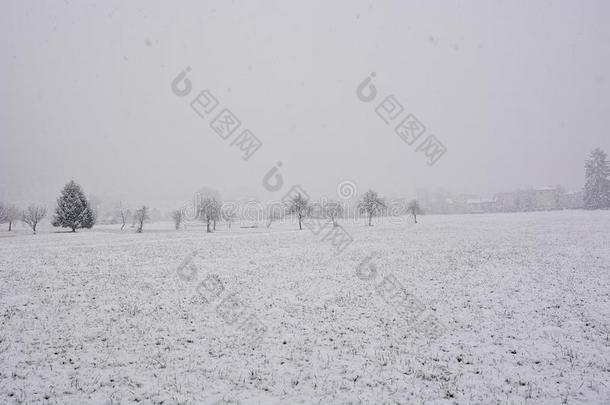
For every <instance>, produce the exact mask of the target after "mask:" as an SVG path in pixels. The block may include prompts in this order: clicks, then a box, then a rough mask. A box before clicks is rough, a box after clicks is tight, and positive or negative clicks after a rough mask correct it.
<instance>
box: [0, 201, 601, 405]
mask: <svg viewBox="0 0 610 405" xmlns="http://www.w3.org/2000/svg"><path fill="white" fill-rule="evenodd" d="M363 223H364V220H363V221H362V222H359V223H352V224H346V225H345V228H346V230H347V231H348V232H349V233H350V234H351V235H352V237H353V238H354V241H353V243H351V245H350V246H349V247H348V248H347V249H346V250H345V251H344V252H343V253H342V254H341V255H340V256H335V255H334V254H333V247H332V246H331V245H330V244H329V243H328V242H327V241H321V240H320V237H319V236H316V235H314V234H312V233H311V232H310V231H309V230H308V229H306V228H304V229H303V230H302V231H299V230H298V229H297V228H298V227H297V226H296V225H295V224H294V223H274V224H273V226H272V227H271V228H270V229H266V228H265V227H264V226H263V227H261V228H240V227H239V226H238V225H237V224H235V225H234V226H233V227H232V229H231V230H230V231H229V230H228V229H226V227H224V226H219V228H218V230H217V231H216V232H215V233H211V234H207V233H205V230H204V228H203V227H202V226H200V225H199V226H189V227H188V229H186V230H181V231H175V230H172V229H171V225H170V224H151V225H148V226H146V227H145V229H144V233H142V234H135V233H133V230H132V229H129V228H126V229H125V230H124V231H122V232H121V231H119V230H118V229H117V226H115V225H113V226H96V227H95V228H93V229H92V230H90V231H79V232H77V233H53V232H52V231H51V230H49V229H47V230H45V229H41V230H40V232H39V234H38V235H35V236H34V235H30V234H28V233H27V232H26V231H25V230H19V231H18V232H17V233H12V234H10V236H9V234H8V233H7V232H5V231H4V230H3V231H2V232H1V233H0V235H1V237H0V281H1V283H0V403H2V404H128V403H129V404H131V403H143V404H214V403H216V404H221V403H235V404H236V403H241V404H259V403H260V404H294V403H319V404H335V403H353V404H357V403H401V404H406V403H409V404H411V403H415V404H419V403H447V404H453V403H457V404H470V403H478V404H491V403H494V404H495V403H499V404H505V403H506V404H527V403H531V404H539V403H548V404H561V403H567V404H577V403H595V404H603V403H610V382H609V381H610V325H609V322H610V248H609V247H610V212H608V211H602V212H599V211H598V212H584V211H558V212H540V213H520V214H496V215H491V214H489V215H465V216H425V217H422V218H421V219H420V223H419V224H417V225H414V224H413V223H412V221H411V219H410V218H408V217H400V218H384V219H381V220H378V221H377V222H376V223H375V226H373V227H367V226H364V225H363ZM195 251H196V252H197V255H196V256H195V257H194V259H193V260H192V262H191V263H192V264H193V266H194V267H189V269H191V270H192V269H193V268H195V269H196V272H194V273H193V274H192V276H193V277H192V278H191V279H188V277H181V276H180V275H179V272H178V268H179V266H180V265H181V263H184V260H185V258H187V257H189V254H192V253H193V252H195ZM367 258H368V260H369V262H370V263H372V265H373V266H374V268H375V269H376V271H377V275H376V277H371V280H364V279H363V278H362V277H359V276H358V273H357V271H358V268H359V266H360V265H361V264H362V263H363V261H364V260H366V259H367ZM390 275H393V276H394V277H396V279H397V280H399V281H400V284H401V285H402V286H403V287H404V288H405V290H406V291H407V292H408V293H409V294H411V295H412V296H414V297H416V298H417V299H418V300H419V302H421V304H422V305H423V306H424V307H425V309H426V311H428V312H430V313H434V314H435V315H436V316H437V317H438V319H439V320H440V322H441V323H442V325H443V327H444V334H442V335H441V336H440V337H439V338H438V339H435V340H434V339H430V336H429V335H428V334H427V333H426V331H424V330H421V328H419V327H418V326H417V325H414V324H412V323H410V322H408V321H407V320H406V319H405V318H404V317H403V316H401V313H400V312H399V311H398V310H397V308H395V307H394V306H392V305H390V304H388V303H387V302H386V300H384V299H383V298H382V297H381V296H380V294H379V292H378V288H377V286H378V285H379V284H380V283H381V281H382V279H383V278H384V277H386V276H390ZM206 279H207V280H211V279H213V280H215V281H216V282H217V283H219V284H220V283H221V284H222V286H223V288H224V290H223V293H222V294H221V295H219V297H217V298H215V297H210V295H209V294H208V295H207V302H206V298H205V297H204V295H202V293H201V289H198V286H200V285H201V284H200V283H201V281H203V280H206ZM208 293H209V291H208ZM226 297H237V298H238V299H239V300H240V301H241V302H242V303H244V305H245V308H246V310H245V315H244V316H250V315H255V316H256V317H257V319H258V320H260V322H261V323H262V324H263V325H265V327H266V331H265V333H264V334H263V335H262V338H261V340H260V344H259V345H257V346H255V347H253V346H252V345H251V344H250V341H251V339H250V338H251V337H252V336H251V332H248V331H244V330H242V329H240V327H239V326H238V324H239V322H228V321H227V319H228V318H227V317H226V316H224V315H226V313H223V312H222V311H223V309H222V308H223V307H222V306H221V305H219V303H220V302H221V301H222V300H223V299H224V298H226Z"/></svg>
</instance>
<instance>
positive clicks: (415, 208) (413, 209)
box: [407, 200, 422, 223]
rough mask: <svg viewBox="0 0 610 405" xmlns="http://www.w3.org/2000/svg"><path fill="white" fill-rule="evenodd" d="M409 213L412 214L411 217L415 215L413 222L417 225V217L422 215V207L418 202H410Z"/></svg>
mask: <svg viewBox="0 0 610 405" xmlns="http://www.w3.org/2000/svg"><path fill="white" fill-rule="evenodd" d="M407 212H410V213H411V215H413V221H415V223H417V215H419V214H421V213H422V210H421V207H420V206H419V202H418V201H417V200H411V201H409V206H408V207H407Z"/></svg>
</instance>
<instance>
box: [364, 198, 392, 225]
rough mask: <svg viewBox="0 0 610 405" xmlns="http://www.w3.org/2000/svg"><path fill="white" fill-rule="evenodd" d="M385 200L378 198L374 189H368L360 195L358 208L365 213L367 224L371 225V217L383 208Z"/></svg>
mask: <svg viewBox="0 0 610 405" xmlns="http://www.w3.org/2000/svg"><path fill="white" fill-rule="evenodd" d="M385 206H386V205H385V202H384V201H383V199H382V198H379V196H378V195H377V192H376V191H373V190H369V191H367V192H366V193H364V195H363V196H362V199H361V200H360V203H359V204H358V208H359V209H360V212H361V213H366V214H367V216H368V218H369V226H372V223H371V221H372V219H373V216H374V215H377V214H378V213H379V212H380V211H381V209H382V208H385Z"/></svg>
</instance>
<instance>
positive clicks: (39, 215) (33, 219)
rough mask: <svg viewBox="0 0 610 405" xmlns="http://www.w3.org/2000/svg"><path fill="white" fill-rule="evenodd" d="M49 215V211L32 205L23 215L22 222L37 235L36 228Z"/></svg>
mask: <svg viewBox="0 0 610 405" xmlns="http://www.w3.org/2000/svg"><path fill="white" fill-rule="evenodd" d="M46 215H47V209H46V208H45V207H41V206H39V205H30V206H29V207H27V208H26V209H25V210H24V211H23V212H22V213H21V220H22V221H23V222H25V223H26V224H28V225H29V226H30V228H32V232H33V233H34V235H36V226H37V225H38V223H39V222H40V221H41V220H42V219H43V218H44V217H45V216H46Z"/></svg>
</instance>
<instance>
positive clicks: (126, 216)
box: [119, 201, 131, 231]
mask: <svg viewBox="0 0 610 405" xmlns="http://www.w3.org/2000/svg"><path fill="white" fill-rule="evenodd" d="M130 215H131V212H130V211H129V210H128V209H125V208H124V207H123V203H122V202H121V201H119V216H120V217H121V231H122V230H123V228H125V224H126V223H127V221H128V220H129V216H130Z"/></svg>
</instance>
